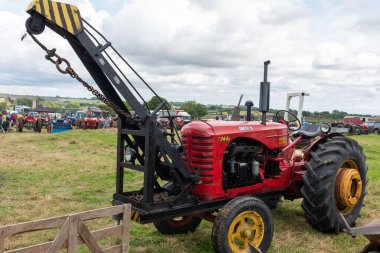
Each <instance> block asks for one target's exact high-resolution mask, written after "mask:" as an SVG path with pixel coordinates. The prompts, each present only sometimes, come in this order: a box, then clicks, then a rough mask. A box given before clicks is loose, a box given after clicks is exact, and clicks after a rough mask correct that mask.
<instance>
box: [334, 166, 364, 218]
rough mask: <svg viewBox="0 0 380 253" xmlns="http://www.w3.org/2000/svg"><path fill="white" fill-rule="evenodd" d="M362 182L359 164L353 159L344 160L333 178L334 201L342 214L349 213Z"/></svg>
mask: <svg viewBox="0 0 380 253" xmlns="http://www.w3.org/2000/svg"><path fill="white" fill-rule="evenodd" d="M362 188H363V183H362V180H361V176H360V171H359V166H358V164H357V163H356V162H355V161H354V160H351V159H350V160H347V161H345V162H344V163H343V164H342V165H341V166H340V168H339V170H338V173H337V175H336V178H335V189H334V193H335V202H336V206H337V208H338V210H339V211H340V212H341V213H342V214H343V215H348V214H349V213H351V211H352V209H353V208H354V207H355V205H356V204H357V203H358V202H359V200H360V197H361V194H362Z"/></svg>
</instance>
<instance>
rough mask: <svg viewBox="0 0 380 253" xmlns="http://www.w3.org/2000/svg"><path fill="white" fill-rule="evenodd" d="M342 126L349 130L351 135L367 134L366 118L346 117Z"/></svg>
mask: <svg viewBox="0 0 380 253" xmlns="http://www.w3.org/2000/svg"><path fill="white" fill-rule="evenodd" d="M343 124H344V126H345V127H346V128H349V129H350V133H351V134H355V135H360V134H368V132H369V129H368V118H365V117H359V116H346V117H344V118H343Z"/></svg>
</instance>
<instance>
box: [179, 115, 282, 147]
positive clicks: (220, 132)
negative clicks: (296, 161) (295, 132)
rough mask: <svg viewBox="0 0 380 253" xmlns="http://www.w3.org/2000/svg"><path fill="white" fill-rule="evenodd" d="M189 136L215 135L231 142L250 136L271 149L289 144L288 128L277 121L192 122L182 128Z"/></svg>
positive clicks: (219, 138)
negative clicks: (262, 122) (264, 122)
mask: <svg viewBox="0 0 380 253" xmlns="http://www.w3.org/2000/svg"><path fill="white" fill-rule="evenodd" d="M182 134H183V135H188V136H213V137H216V141H223V142H229V141H232V140H234V139H236V138H249V139H253V140H256V141H258V142H261V143H263V144H264V145H265V146H267V147H268V148H269V149H277V148H284V147H286V146H287V145H288V134H289V131H288V128H287V126H286V125H284V124H281V123H276V122H267V124H266V125H262V124H261V123H260V122H258V121H212V122H201V121H197V122H192V123H189V124H187V125H186V126H184V127H183V128H182Z"/></svg>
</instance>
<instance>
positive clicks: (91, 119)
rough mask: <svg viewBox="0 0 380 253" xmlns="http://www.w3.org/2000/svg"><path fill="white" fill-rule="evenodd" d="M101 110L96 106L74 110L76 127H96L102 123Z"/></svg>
mask: <svg viewBox="0 0 380 253" xmlns="http://www.w3.org/2000/svg"><path fill="white" fill-rule="evenodd" d="M103 121H104V119H103V111H102V110H101V109H99V108H97V107H88V108H87V109H85V110H83V111H77V112H76V119H75V124H76V125H77V127H78V128H84V129H98V128H100V127H101V126H102V124H103Z"/></svg>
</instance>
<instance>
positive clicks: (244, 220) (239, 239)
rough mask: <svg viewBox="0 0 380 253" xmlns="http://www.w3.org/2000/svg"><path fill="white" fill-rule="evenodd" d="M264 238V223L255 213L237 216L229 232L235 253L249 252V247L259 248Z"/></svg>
mask: <svg viewBox="0 0 380 253" xmlns="http://www.w3.org/2000/svg"><path fill="white" fill-rule="evenodd" d="M263 238H264V221H263V219H262V218H261V216H260V214H258V213H257V212H255V211H245V212H243V213H241V214H239V215H238V216H236V217H235V219H234V220H233V221H232V223H231V225H230V227H229V230H228V243H229V246H230V248H231V250H232V252H234V253H240V252H241V253H243V252H247V250H248V245H252V246H254V247H256V248H258V247H259V246H260V243H261V242H262V240H263Z"/></svg>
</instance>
